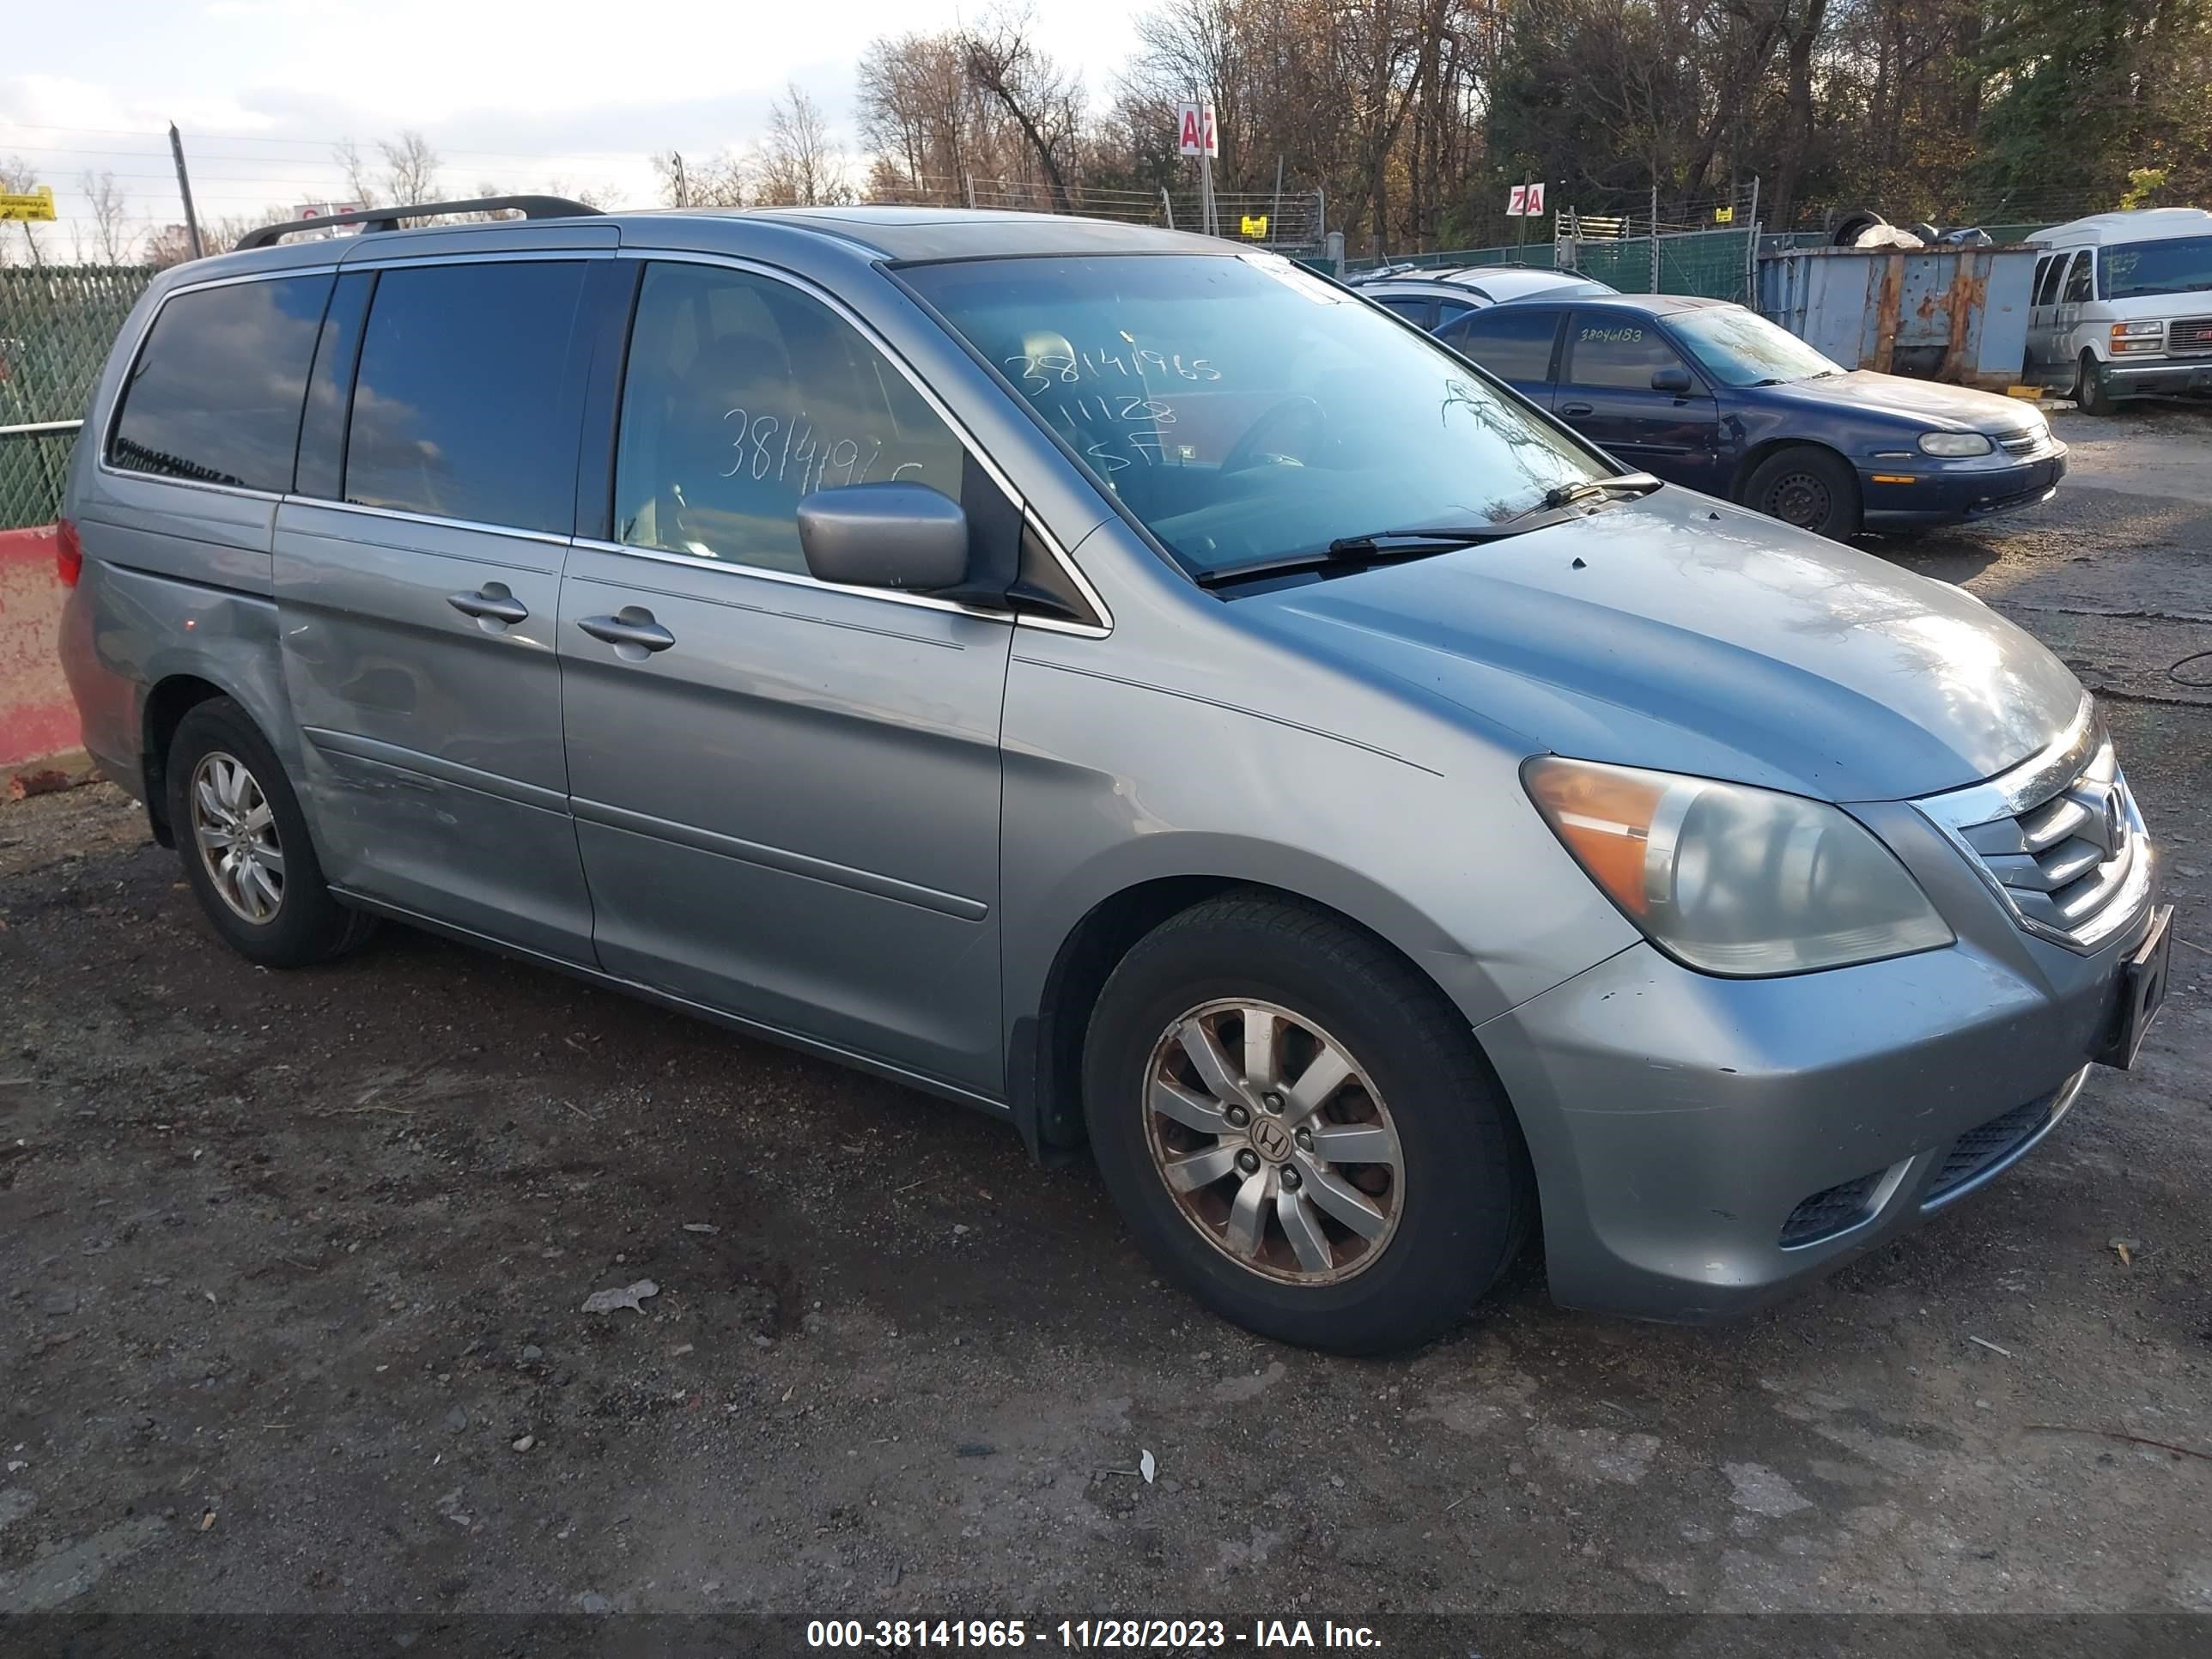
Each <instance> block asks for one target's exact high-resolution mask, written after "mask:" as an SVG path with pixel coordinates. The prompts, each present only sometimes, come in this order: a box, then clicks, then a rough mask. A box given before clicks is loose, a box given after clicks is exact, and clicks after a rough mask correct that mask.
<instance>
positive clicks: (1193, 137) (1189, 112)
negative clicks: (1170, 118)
mask: <svg viewBox="0 0 2212 1659" xmlns="http://www.w3.org/2000/svg"><path fill="white" fill-rule="evenodd" d="M1176 149H1177V150H1178V151H1179V152H1181V153H1182V155H1220V154H1221V135H1220V134H1219V133H1218V132H1217V131H1215V130H1214V125H1213V106H1212V105H1211V104H1198V103H1189V104H1177V105H1176Z"/></svg>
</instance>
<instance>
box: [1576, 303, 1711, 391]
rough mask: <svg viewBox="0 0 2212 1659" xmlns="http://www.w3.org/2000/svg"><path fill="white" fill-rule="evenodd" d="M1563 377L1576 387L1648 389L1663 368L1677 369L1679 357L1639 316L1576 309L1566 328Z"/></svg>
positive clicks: (1680, 364) (1657, 332) (1646, 321)
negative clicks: (1572, 322)
mask: <svg viewBox="0 0 2212 1659" xmlns="http://www.w3.org/2000/svg"><path fill="white" fill-rule="evenodd" d="M1567 353H1568V358H1567V368H1566V374H1565V379H1566V380H1569V381H1571V383H1572V384H1574V385H1576V386H1615V387H1619V388H1621V389H1623V390H1626V389H1628V388H1631V387H1633V388H1634V389H1636V390H1637V391H1639V392H1648V391H1650V389H1651V377H1652V375H1654V374H1656V373H1658V371H1659V370H1661V369H1662V368H1680V367H1682V360H1681V358H1680V356H1677V355H1676V353H1675V350H1674V347H1672V346H1670V345H1668V343H1667V342H1666V341H1665V340H1663V339H1662V338H1661V337H1659V331H1658V330H1657V329H1656V328H1655V327H1653V326H1652V325H1651V324H1650V322H1649V321H1648V320H1646V319H1644V318H1642V317H1635V316H1630V315H1627V314H1626V313H1606V312H1598V311H1583V312H1577V313H1576V315H1575V321H1574V326H1573V327H1571V328H1570V329H1569V330H1568V331H1567Z"/></svg>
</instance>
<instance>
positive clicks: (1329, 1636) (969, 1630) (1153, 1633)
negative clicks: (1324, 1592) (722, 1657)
mask: <svg viewBox="0 0 2212 1659" xmlns="http://www.w3.org/2000/svg"><path fill="white" fill-rule="evenodd" d="M806 1645H807V1646H808V1647H810V1648H859V1649H871V1648H872V1649H883V1648H939V1649H944V1648H951V1649H961V1648H971V1649H972V1648H984V1649H989V1648H1002V1649H1003V1648H1023V1647H1038V1648H1061V1649H1069V1650H1078V1649H1079V1650H1091V1649H1103V1648H1118V1649H1125V1650H1137V1651H1152V1652H1167V1653H1183V1652H1190V1651H1193V1650H1198V1649H1206V1648H1237V1647H1242V1648H1248V1649H1257V1650H1269V1649H1287V1648H1346V1649H1364V1650H1370V1651H1372V1650H1376V1649H1379V1648H1380V1647H1381V1646H1382V1645H1383V1641H1382V1638H1381V1637H1380V1636H1379V1635H1378V1634H1377V1633H1376V1632H1375V1631H1374V1630H1373V1629H1372V1628H1370V1626H1365V1625H1340V1624H1338V1623H1336V1622H1335V1621H1334V1620H1328V1619H1323V1620H1310V1619H1255V1620H1251V1621H1250V1622H1249V1624H1231V1623H1230V1622H1229V1621H1228V1620H1221V1619H1063V1620H1059V1621H1058V1622H1057V1623H1054V1622H1053V1621H1050V1620H1024V1619H988V1620H986V1619H875V1620H864V1619H812V1620H808V1621H807V1625H806Z"/></svg>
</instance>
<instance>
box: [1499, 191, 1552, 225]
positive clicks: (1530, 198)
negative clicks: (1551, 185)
mask: <svg viewBox="0 0 2212 1659" xmlns="http://www.w3.org/2000/svg"><path fill="white" fill-rule="evenodd" d="M1543 210H1544V187H1543V185H1514V186H1513V188H1512V189H1511V190H1510V191H1507V192H1506V196H1505V216H1506V217H1507V218H1509V219H1533V218H1534V217H1536V216H1537V215H1539V214H1541V212H1543Z"/></svg>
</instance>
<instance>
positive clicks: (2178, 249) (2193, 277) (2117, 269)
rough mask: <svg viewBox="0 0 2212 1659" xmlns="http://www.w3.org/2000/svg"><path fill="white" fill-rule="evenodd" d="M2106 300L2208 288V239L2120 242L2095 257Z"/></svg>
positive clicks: (2211, 272) (2211, 246)
mask: <svg viewBox="0 0 2212 1659" xmlns="http://www.w3.org/2000/svg"><path fill="white" fill-rule="evenodd" d="M2097 258H2098V259H2099V261H2100V263H2101V264H2102V265H2103V267H2104V269H2103V270H2102V271H2101V272H2100V275H2101V276H2102V277H2103V278H2104V289H2105V297H2106V299H2107V300H2140V299H2142V298H2144V297H2146V296H2148V295H2154V294H2196V293H2200V292H2202V291H2203V290H2204V289H2212V236H2176V237H2173V238H2172V239H2170V240H2166V241H2163V242H2123V243H2121V244H2120V245H2119V246H2117V247H2108V248H2105V249H2102V250H2101V251H2100V252H2099V253H2098V255H2097Z"/></svg>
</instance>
